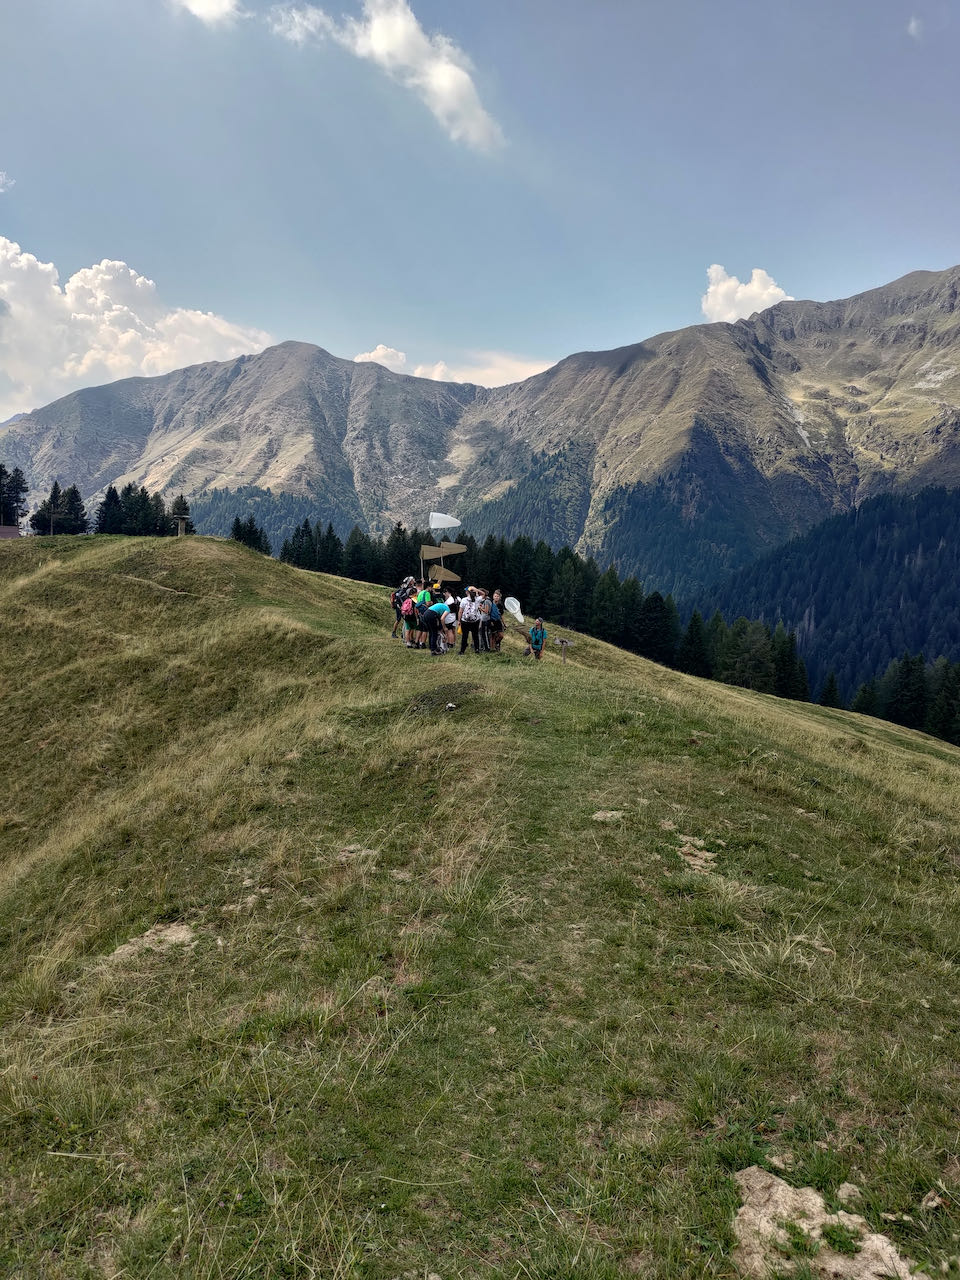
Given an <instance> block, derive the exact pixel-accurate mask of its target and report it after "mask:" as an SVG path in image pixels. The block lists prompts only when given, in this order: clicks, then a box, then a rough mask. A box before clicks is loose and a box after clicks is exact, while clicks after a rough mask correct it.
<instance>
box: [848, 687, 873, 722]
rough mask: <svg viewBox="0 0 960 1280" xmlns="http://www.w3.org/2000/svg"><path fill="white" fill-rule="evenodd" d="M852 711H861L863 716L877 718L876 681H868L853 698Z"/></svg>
mask: <svg viewBox="0 0 960 1280" xmlns="http://www.w3.org/2000/svg"><path fill="white" fill-rule="evenodd" d="M850 710H851V711H859V713H860V714H861V715H862V716H875V715H876V714H877V682H876V680H866V681H864V683H863V684H862V685H861V686H860V688H859V689H858V690H857V692H856V693H855V694H854V696H853V702H851V703H850Z"/></svg>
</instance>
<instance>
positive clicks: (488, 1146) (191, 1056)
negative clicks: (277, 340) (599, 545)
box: [0, 538, 960, 1280]
mask: <svg viewBox="0 0 960 1280" xmlns="http://www.w3.org/2000/svg"><path fill="white" fill-rule="evenodd" d="M0 608H2V617H3V630H4V634H3V639H2V641H0V689H2V697H0V709H2V725H3V743H4V763H3V766H2V768H0V1275H10V1276H16V1277H18V1278H22V1280H92V1278H94V1277H97V1278H100V1277H109V1278H117V1277H130V1278H136V1280H147V1278H149V1280H168V1278H170V1277H203V1278H207V1277H209V1278H210V1280H240V1278H241V1277H250V1278H253V1277H258V1278H259V1277H270V1278H273V1277H277V1278H280V1277H284V1278H286V1277H289V1278H291V1280H293V1278H296V1280H301V1278H302V1280H307V1278H308V1277H317V1278H323V1280H328V1278H330V1280H334V1278H336V1280H352V1278H354V1277H358V1278H359V1277H362V1278H364V1280H366V1278H370V1280H394V1278H396V1280H400V1278H401V1277H402V1278H406V1280H414V1278H415V1277H419V1278H420V1280H427V1278H429V1277H440V1278H441V1280H454V1278H456V1277H489V1278H490V1280H493V1278H495V1277H504V1278H507V1277H509V1278H511V1280H521V1278H522V1277H530V1278H533V1277H536V1278H537V1280H607V1278H611V1277H619V1276H630V1275H641V1276H644V1277H654V1278H657V1280H668V1278H674V1277H700V1276H711V1277H734V1276H735V1275H736V1274H737V1272H736V1268H735V1266H734V1263H733V1260H732V1257H731V1254H732V1249H733V1245H734V1238H733V1234H732V1220H733V1216H734V1214H735V1212H736V1209H737V1207H738V1204H739V1200H738V1192H737V1187H736V1184H735V1182H734V1180H733V1176H732V1175H733V1173H734V1172H735V1171H737V1170H739V1169H742V1168H745V1167H747V1166H749V1165H752V1164H760V1165H764V1166H767V1167H770V1168H773V1169H775V1171H776V1172H778V1173H779V1174H780V1175H781V1176H783V1177H785V1178H786V1179H787V1180H788V1181H790V1182H791V1183H793V1184H794V1185H797V1186H814V1187H816V1188H817V1189H819V1190H820V1191H821V1192H822V1193H823V1194H825V1196H826V1197H827V1200H828V1203H834V1201H833V1197H834V1195H835V1192H836V1188H837V1187H838V1186H839V1185H840V1184H841V1183H842V1182H844V1181H851V1182H854V1183H856V1184H857V1185H858V1186H859V1187H860V1188H861V1190H862V1193H863V1199H862V1202H861V1205H860V1206H859V1210H860V1211H861V1212H862V1213H863V1214H864V1216H865V1217H866V1218H867V1219H868V1221H869V1222H870V1224H871V1226H873V1227H875V1228H876V1229H877V1230H882V1231H885V1232H886V1233H887V1234H888V1235H889V1236H890V1237H891V1239H893V1240H894V1241H895V1242H896V1244H897V1246H898V1248H900V1249H901V1250H902V1251H903V1252H904V1253H905V1254H907V1255H909V1256H910V1257H911V1258H913V1259H915V1260H916V1261H917V1262H918V1264H921V1265H922V1266H923V1267H924V1268H925V1269H926V1270H927V1271H928V1272H930V1273H931V1274H933V1273H934V1272H937V1273H940V1272H941V1271H942V1270H943V1269H948V1270H949V1269H951V1268H952V1269H953V1274H960V1271H958V1270H957V1269H956V1265H955V1264H954V1262H953V1261H952V1260H953V1259H954V1258H955V1257H956V1256H957V1255H958V1254H960V1245H958V1243H957V1241H958V1233H960V1212H958V1207H957V1206H958V1202H960V1137H958V1133H960V1124H958V1121H960V1105H958V1104H960V1067H958V1049H960V1034H958V1015H960V883H958V876H960V752H958V751H957V750H956V749H954V748H952V747H950V746H948V745H947V744H945V743H942V742H938V741H935V740H933V739H930V738H926V737H924V736H923V735H920V734H914V733H910V732H908V731H906V730H902V729H899V728H896V727H895V726H892V725H888V724H883V723H880V722H878V721H871V720H869V719H866V718H863V717H858V716H854V715H851V714H848V713H844V712H839V711H828V710H825V709H821V708H817V707H812V706H808V705H802V704H793V703H786V702H782V701H777V700H776V699H773V698H768V697H764V696H761V695H756V694H753V693H748V692H746V691H741V690H736V689H730V688H726V687H724V686H721V685H716V684H711V683H707V682H702V681H698V680H696V679H694V678H691V677H686V676H683V675H679V674H677V673H674V672H670V671H667V670H664V669H662V668H659V667H656V666H654V665H652V664H650V663H648V662H645V661H644V660H642V659H640V658H637V657H634V656H632V655H630V654H627V653H624V652H621V651H618V650H615V649H613V648H610V647H609V646H606V645H604V644H602V643H600V642H597V641H593V640H589V639H587V638H585V637H577V640H576V644H575V646H574V648H573V649H572V650H571V651H570V656H569V658H568V661H567V664H566V666H561V663H560V658H559V650H558V649H555V648H554V647H553V646H552V645H549V646H548V652H547V653H546V655H545V658H544V660H543V661H542V662H541V663H539V664H535V663H533V662H532V661H531V660H529V659H525V658H524V657H523V656H522V644H521V641H520V637H519V635H518V634H516V632H515V633H514V634H511V635H508V637H507V640H506V642H505V645H504V653H503V654H502V655H500V656H499V657H497V656H485V657H476V656H474V655H472V654H467V655H466V656H464V657H463V658H461V657H460V656H459V655H447V656H445V657H443V658H441V659H432V658H431V657H430V656H429V655H427V654H422V653H416V652H410V651H407V650H405V649H404V648H403V647H402V646H401V645H400V644H399V643H398V642H397V641H394V640H391V639H390V636H389V630H390V626H391V623H392V614H391V611H390V608H389V604H388V601H387V592H386V591H385V590H384V589H382V588H373V587H368V586H366V585H364V584H358V583H354V582H348V581H345V580H341V579H336V578H327V577H323V576H318V575H312V574H308V573H304V572H302V571H299V570H296V569H292V568H290V567H288V566H286V565H282V564H278V563H277V562H275V561H272V560H268V559H265V558H264V557H262V556H259V555H257V554H255V553H253V552H249V551H247V550H246V549H245V548H243V547H241V546H239V545H238V544H234V543H228V542H222V541H217V540H213V539H202V538H189V539H179V540H177V539H158V540H147V539H126V538H52V539H51V538H32V539H24V540H23V541H22V542H16V543H7V544H4V545H3V546H0ZM448 704H453V705H452V706H450V707H448ZM598 813H599V814H604V815H607V816H606V817H605V818H602V819H600V818H597V817H595V816H594V815H596V814H598ZM610 815H613V816H610ZM170 926H185V928H184V929H183V930H182V934H181V936H182V938H183V939H184V940H183V941H180V942H176V943H173V944H172V945H157V946H155V947H150V946H143V945H140V946H135V947H131V948H128V949H126V950H124V951H123V952H121V953H120V954H118V955H114V954H113V953H114V952H116V950H117V948H118V947H120V946H121V945H122V944H124V943H127V942H129V941H130V940H132V939H138V938H142V936H143V935H144V934H146V933H147V931H148V930H153V929H157V928H159V929H161V930H163V929H168V928H169V927H170ZM151 936H152V937H155V936H157V935H151ZM160 937H161V940H162V939H163V938H164V935H163V934H162V933H161V934H160ZM148 941H149V939H148ZM771 1162H772V1163H771ZM784 1166H786V1170H787V1171H786V1172H785V1171H784ZM932 1190H933V1191H936V1192H937V1198H938V1199H939V1200H940V1203H939V1204H938V1205H937V1206H935V1207H933V1208H929V1209H928V1208H923V1207H921V1202H922V1201H923V1199H924V1197H926V1196H927V1195H928V1193H929V1192H930V1191H932ZM883 1215H896V1216H895V1218H894V1220H891V1219H890V1218H889V1217H884V1216H883Z"/></svg>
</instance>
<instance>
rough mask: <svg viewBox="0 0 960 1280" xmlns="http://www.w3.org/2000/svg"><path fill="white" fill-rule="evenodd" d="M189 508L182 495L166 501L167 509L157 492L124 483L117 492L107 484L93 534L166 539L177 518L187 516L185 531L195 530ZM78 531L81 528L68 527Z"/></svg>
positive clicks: (175, 528)
mask: <svg viewBox="0 0 960 1280" xmlns="http://www.w3.org/2000/svg"><path fill="white" fill-rule="evenodd" d="M189 515H190V507H189V505H188V503H187V500H186V498H185V497H184V496H183V494H182V493H181V494H179V495H178V496H177V497H176V498H174V500H173V502H172V503H171V504H170V508H169V510H168V509H167V504H166V503H165V502H164V500H163V495H162V494H160V493H150V491H149V490H148V489H146V488H144V487H142V486H141V487H140V488H139V489H138V488H137V486H136V485H135V484H125V485H124V486H123V488H122V489H121V490H120V491H119V492H118V491H117V489H116V486H115V485H110V487H109V488H108V489H107V492H106V494H105V495H104V498H103V501H102V502H101V503H100V505H99V506H98V507H97V514H96V518H95V520H94V526H93V532H94V533H123V534H127V535H128V536H129V537H143V538H166V537H170V536H171V535H172V534H175V533H176V532H177V517H181V518H187V523H186V532H187V533H195V532H196V530H195V529H194V526H193V523H192V522H191V521H190V520H189V518H188V517H189ZM67 532H78V533H82V532H85V530H68V531H67Z"/></svg>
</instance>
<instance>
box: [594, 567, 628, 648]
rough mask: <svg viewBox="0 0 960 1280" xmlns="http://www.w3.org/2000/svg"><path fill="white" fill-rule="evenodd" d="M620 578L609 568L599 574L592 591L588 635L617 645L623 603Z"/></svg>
mask: <svg viewBox="0 0 960 1280" xmlns="http://www.w3.org/2000/svg"><path fill="white" fill-rule="evenodd" d="M621 592H622V589H621V586H620V578H619V577H618V575H617V571H616V569H614V568H613V566H612V565H611V567H610V568H609V569H608V570H607V572H606V573H604V574H601V575H600V577H599V579H598V580H597V585H596V586H595V587H594V589H593V600H592V602H591V610H590V634H591V635H592V636H596V637H597V639H598V640H607V641H609V643H610V644H617V643H618V641H619V640H620V636H621V632H622V630H623V603H622V599H621Z"/></svg>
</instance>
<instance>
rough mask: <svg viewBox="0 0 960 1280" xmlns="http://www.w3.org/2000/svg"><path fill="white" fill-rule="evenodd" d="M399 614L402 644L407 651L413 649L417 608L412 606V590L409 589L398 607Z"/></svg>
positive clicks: (414, 645) (414, 646)
mask: <svg viewBox="0 0 960 1280" xmlns="http://www.w3.org/2000/svg"><path fill="white" fill-rule="evenodd" d="M400 614H401V617H402V618H403V643H404V644H405V645H406V646H407V648H408V649H415V648H416V643H415V636H416V631H417V607H416V605H415V604H414V599H413V588H412V587H411V588H410V591H409V592H408V594H407V596H406V598H405V599H404V601H403V603H402V604H401V606H400Z"/></svg>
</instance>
